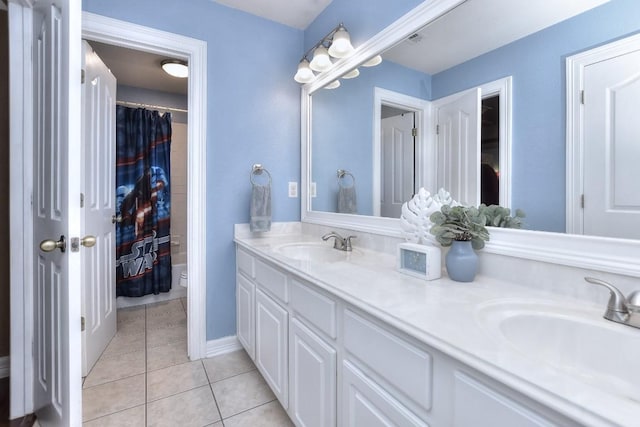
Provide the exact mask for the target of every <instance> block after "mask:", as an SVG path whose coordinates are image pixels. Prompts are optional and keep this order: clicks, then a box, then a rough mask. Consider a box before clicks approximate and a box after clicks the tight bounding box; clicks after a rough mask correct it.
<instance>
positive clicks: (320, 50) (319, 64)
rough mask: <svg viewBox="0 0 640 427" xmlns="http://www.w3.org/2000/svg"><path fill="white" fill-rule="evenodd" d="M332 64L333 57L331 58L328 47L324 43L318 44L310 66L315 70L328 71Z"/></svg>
mask: <svg viewBox="0 0 640 427" xmlns="http://www.w3.org/2000/svg"><path fill="white" fill-rule="evenodd" d="M332 65H333V63H332V62H331V58H329V53H328V52H327V49H326V48H325V47H324V46H322V45H320V46H318V47H317V48H316V50H314V51H313V59H312V60H311V63H310V64H309V67H311V69H312V70H313V71H318V72H322V71H327V70H328V69H329V68H331V66H332Z"/></svg>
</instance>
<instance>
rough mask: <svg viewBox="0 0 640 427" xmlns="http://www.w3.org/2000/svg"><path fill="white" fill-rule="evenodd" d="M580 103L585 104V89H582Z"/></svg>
mask: <svg viewBox="0 0 640 427" xmlns="http://www.w3.org/2000/svg"><path fill="white" fill-rule="evenodd" d="M580 103H581V104H582V105H584V90H581V91H580Z"/></svg>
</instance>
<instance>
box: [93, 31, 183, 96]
mask: <svg viewBox="0 0 640 427" xmlns="http://www.w3.org/2000/svg"><path fill="white" fill-rule="evenodd" d="M89 44H90V45H91V47H92V48H93V50H95V51H96V53H97V54H98V56H99V57H100V59H102V62H104V63H105V64H106V66H107V67H109V69H110V70H111V73H112V74H113V75H114V76H115V77H116V79H117V80H118V84H120V85H125V86H133V87H139V88H143V89H149V90H156V91H161V92H169V93H178V94H182V95H186V94H187V80H188V79H179V78H176V77H171V76H170V75H168V74H167V73H165V72H164V71H162V68H160V63H161V62H162V60H164V59H171V58H169V57H166V56H159V55H156V54H153V53H148V52H142V51H139V50H132V49H126V48H123V47H118V46H111V45H108V44H103V43H98V42H95V41H89Z"/></svg>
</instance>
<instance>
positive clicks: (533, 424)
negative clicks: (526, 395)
mask: <svg viewBox="0 0 640 427" xmlns="http://www.w3.org/2000/svg"><path fill="white" fill-rule="evenodd" d="M453 389H454V393H453V426H455V427H475V426H479V425H482V426H492V427H511V426H518V427H543V426H544V427H551V426H567V427H568V426H571V425H575V424H574V423H573V422H570V421H568V420H558V421H557V422H556V421H551V419H548V418H547V417H545V416H542V415H541V414H538V413H537V412H534V411H533V410H532V409H530V408H527V407H525V406H523V405H521V404H520V403H518V402H516V401H515V400H513V399H512V398H510V397H507V396H506V395H505V394H504V393H503V392H502V391H499V390H497V389H495V388H493V387H490V386H489V385H488V384H484V383H481V382H480V381H478V380H476V379H475V378H473V377H471V376H468V375H466V374H464V373H462V372H455V374H454V387H453ZM504 392H505V393H507V392H509V390H506V389H505V390H504Z"/></svg>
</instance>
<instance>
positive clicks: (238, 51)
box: [82, 0, 303, 339]
mask: <svg viewBox="0 0 640 427" xmlns="http://www.w3.org/2000/svg"><path fill="white" fill-rule="evenodd" d="M82 7H83V10H85V11H89V12H93V13H97V14H101V15H105V16H109V17H113V18H116V19H120V20H123V21H129V22H133V23H136V24H140V25H145V26H148V27H153V28H157V29H160V30H165V31H170V32H172V33H177V34H182V35H185V36H188V37H193V38H196V39H200V40H204V41H206V42H207V43H208V52H207V58H208V81H207V85H208V94H207V99H208V103H207V109H208V110H207V112H208V116H207V119H208V120H207V193H208V194H209V197H208V200H207V214H208V221H207V278H208V283H207V339H215V338H220V337H224V336H228V335H234V334H235V333H236V325H235V252H234V243H233V225H234V224H236V223H246V222H248V220H249V214H248V212H249V196H250V189H251V187H250V184H249V172H250V170H251V165H252V164H253V163H262V164H263V165H265V167H267V168H268V169H269V171H270V172H271V175H272V176H273V184H274V188H273V203H272V207H273V219H274V221H298V220H299V219H300V199H290V198H288V197H287V182H288V181H299V179H300V89H299V85H298V84H297V83H296V82H295V81H294V80H293V78H292V76H293V72H294V71H295V68H296V65H297V64H298V60H299V59H300V55H301V52H302V50H303V33H302V31H300V30H296V29H293V28H290V27H286V26H284V25H280V24H276V23H274V22H271V21H267V20H264V19H261V18H258V17H255V16H252V15H249V14H247V13H243V12H240V11H237V10H234V9H230V8H227V7H224V6H221V5H218V4H217V3H214V2H212V1H210V0H190V1H188V2H181V1H173V0H136V1H127V0H109V1H104V0H84V1H83V3H82Z"/></svg>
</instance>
